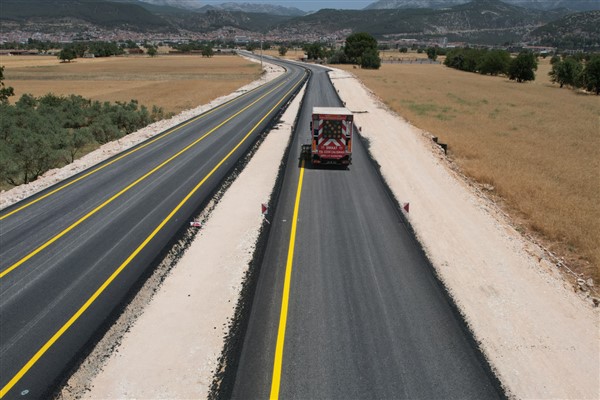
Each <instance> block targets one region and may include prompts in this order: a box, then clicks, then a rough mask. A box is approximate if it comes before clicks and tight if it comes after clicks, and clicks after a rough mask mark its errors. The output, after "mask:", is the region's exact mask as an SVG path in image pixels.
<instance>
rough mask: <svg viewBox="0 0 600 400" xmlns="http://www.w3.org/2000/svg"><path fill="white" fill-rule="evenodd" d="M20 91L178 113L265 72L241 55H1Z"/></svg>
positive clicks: (10, 80)
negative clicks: (63, 59) (72, 57)
mask: <svg viewBox="0 0 600 400" xmlns="http://www.w3.org/2000/svg"><path fill="white" fill-rule="evenodd" d="M0 65H4V66H5V71H4V75H5V78H6V81H5V83H6V85H7V86H12V87H13V88H14V90H15V96H14V97H12V98H11V100H12V101H16V100H18V98H19V97H20V96H21V95H22V94H24V93H30V94H33V95H35V96H40V95H44V94H46V93H50V92H52V93H54V94H57V95H69V94H79V95H81V96H83V97H86V98H91V99H93V100H100V101H129V100H131V99H137V100H138V102H139V103H140V104H144V105H146V106H148V107H151V106H153V105H156V106H159V107H162V108H163V110H164V111H165V112H168V113H169V112H171V113H177V112H179V111H182V110H184V109H188V108H193V107H196V106H198V105H200V104H204V103H207V102H209V101H210V100H212V99H215V98H217V97H219V96H222V95H225V94H229V93H231V92H233V91H234V90H236V89H238V88H239V87H241V86H243V85H245V84H247V83H250V82H252V81H253V80H255V79H257V78H258V77H259V76H260V73H261V71H260V66H259V65H258V64H256V63H253V62H249V61H247V60H245V59H243V58H240V57H236V56H215V57H211V58H204V57H200V56H197V55H193V56H182V55H169V56H166V55H165V56H158V57H153V58H151V57H148V56H128V57H108V58H95V59H76V60H74V61H73V62H70V63H61V62H59V60H58V59H57V58H56V57H49V56H48V57H46V56H0Z"/></svg>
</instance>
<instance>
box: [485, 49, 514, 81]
mask: <svg viewBox="0 0 600 400" xmlns="http://www.w3.org/2000/svg"><path fill="white" fill-rule="evenodd" d="M509 65H510V54H509V53H508V52H507V51H505V50H490V51H487V52H485V53H484V54H482V56H481V59H480V61H479V63H478V64H477V69H478V70H479V73H480V74H484V75H494V76H495V75H500V74H506V73H507V72H508V66H509Z"/></svg>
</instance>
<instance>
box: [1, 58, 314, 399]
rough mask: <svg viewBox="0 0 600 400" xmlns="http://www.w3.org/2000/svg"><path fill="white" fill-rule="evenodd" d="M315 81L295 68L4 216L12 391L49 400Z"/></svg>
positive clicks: (4, 374)
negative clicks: (276, 120)
mask: <svg viewBox="0 0 600 400" xmlns="http://www.w3.org/2000/svg"><path fill="white" fill-rule="evenodd" d="M304 75H305V73H304V70H303V69H301V68H298V67H289V70H288V73H286V74H285V76H283V77H282V78H280V79H278V80H277V81H275V82H273V83H270V84H268V85H265V86H264V87H261V88H259V89H257V90H255V91H253V92H252V93H249V94H247V95H246V96H244V97H242V98H240V99H238V100H235V101H232V102H229V103H228V104H226V105H224V106H222V107H220V108H219V109H218V110H216V111H214V112H211V113H207V114H205V115H204V116H202V117H201V118H197V119H194V120H193V121H190V122H188V123H186V124H184V125H182V126H181V127H180V128H179V129H175V130H171V131H168V132H166V133H165V134H163V135H161V136H160V137H159V138H158V139H156V140H150V141H148V142H145V143H144V144H142V145H139V146H137V147H136V149H137V150H136V151H134V152H128V155H126V156H125V157H119V156H117V157H114V158H113V159H111V160H108V161H106V162H104V163H102V164H100V165H99V167H98V168H100V169H98V170H97V172H94V173H92V174H89V175H88V176H86V172H84V173H82V174H79V175H78V176H76V177H74V178H71V179H70V180H69V181H67V182H65V183H63V184H62V185H64V184H68V183H70V182H74V183H73V184H72V185H69V186H66V187H65V188H64V189H62V190H60V191H58V192H56V193H54V194H51V195H50V196H48V197H46V198H42V199H41V200H40V201H38V202H35V203H32V201H35V200H37V199H39V198H41V197H43V196H45V195H46V194H48V193H51V192H53V191H54V190H55V189H56V188H57V187H54V188H50V189H48V190H46V191H45V192H43V193H41V194H39V195H38V196H36V197H34V198H31V199H27V200H25V201H23V202H21V203H19V204H17V205H15V206H13V207H11V208H9V209H7V210H4V211H3V212H2V213H1V214H0V218H1V220H0V243H1V246H0V271H1V272H0V274H1V277H0V290H1V292H0V293H1V296H0V359H1V363H0V388H1V391H0V395H1V396H6V397H8V398H15V397H20V395H21V393H23V394H26V397H23V398H45V397H47V395H48V393H49V391H52V390H53V389H54V388H55V385H56V383H57V379H61V377H62V376H63V374H64V372H65V371H66V370H68V368H69V367H70V366H71V365H72V364H73V363H74V362H75V361H76V360H77V359H78V357H79V354H80V353H81V351H82V349H85V348H86V345H87V344H88V343H90V341H92V342H93V341H94V340H95V339H96V337H97V335H98V334H99V332H102V330H103V329H104V328H106V326H105V324H106V323H107V322H110V321H111V320H112V319H111V318H112V317H111V316H112V313H113V311H114V310H115V309H118V308H119V307H120V304H121V303H122V301H123V299H125V298H126V296H127V295H128V293H129V291H130V290H131V289H132V287H135V284H136V282H138V280H139V278H140V277H141V276H143V275H144V274H146V273H148V271H149V268H151V267H152V266H153V265H154V264H153V263H154V262H155V260H156V259H157V257H158V256H159V255H160V254H161V252H162V251H163V249H165V248H166V246H168V244H169V242H170V241H172V238H173V237H174V235H176V233H177V232H178V231H179V230H180V229H181V228H182V227H185V226H186V225H188V222H189V219H190V217H191V215H193V214H194V213H195V212H196V211H197V210H198V208H199V207H200V206H201V205H202V204H203V203H204V202H206V201H207V200H208V199H209V198H210V197H211V195H212V193H213V192H214V190H215V189H216V188H217V187H218V185H219V184H220V182H222V181H223V179H224V178H225V177H226V176H227V175H228V173H229V171H230V170H231V168H232V167H233V166H234V165H235V164H236V162H237V160H238V159H239V158H240V156H241V155H243V154H244V153H245V152H246V151H247V150H248V149H249V148H250V146H251V145H252V144H253V142H254V141H255V140H256V139H257V137H258V135H259V134H260V133H261V132H262V131H263V130H264V129H265V128H266V127H267V125H268V124H269V122H270V120H271V119H272V118H273V116H274V115H276V113H277V112H278V110H279V108H280V107H281V106H282V105H284V104H285V103H286V102H287V101H288V100H289V98H290V96H291V95H292V93H293V92H294V91H295V90H296V89H297V88H299V87H300V86H301V81H302V80H303V78H304ZM96 169H97V168H96ZM96 169H94V168H92V169H91V170H90V171H93V170H96ZM90 171H88V172H90ZM84 176H85V177H84ZM80 177H84V178H83V179H81V180H78V179H79V178H80ZM59 187H62V186H60V185H59ZM27 204H31V205H29V206H27V207H25V208H22V207H23V206H24V205H27ZM20 208H22V209H20ZM19 209H20V210H19ZM15 210H19V211H17V212H14V211H15ZM99 328H101V329H100V330H99Z"/></svg>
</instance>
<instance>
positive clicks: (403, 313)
mask: <svg viewBox="0 0 600 400" xmlns="http://www.w3.org/2000/svg"><path fill="white" fill-rule="evenodd" d="M311 69H313V74H312V77H311V80H310V81H309V86H308V88H307V91H306V96H305V99H304V104H303V108H302V110H301V115H300V118H299V124H298V130H297V133H296V136H295V140H294V142H293V143H292V148H291V151H290V155H289V159H288V162H287V169H286V172H285V177H284V180H283V186H282V191H281V195H280V198H279V200H278V203H277V205H276V210H275V213H274V215H273V219H272V222H271V232H270V234H269V238H268V239H267V243H266V249H265V255H264V258H263V260H262V264H261V267H260V276H259V278H258V281H257V286H256V291H255V295H254V299H253V303H252V307H251V312H250V318H249V322H248V326H247V330H246V333H245V337H244V342H243V347H242V350H241V357H240V359H239V364H238V365H237V369H235V371H233V372H232V373H233V374H234V375H235V376H234V377H233V378H231V380H232V381H234V382H235V383H234V384H233V388H226V389H225V390H226V393H225V396H224V397H228V396H230V395H231V396H232V397H233V398H236V399H259V398H263V399H264V398H271V399H273V398H278V397H280V398H284V399H367V398H379V399H392V398H393V399H400V398H404V399H497V398H503V397H504V393H503V392H502V390H501V389H500V386H499V384H498V382H497V380H496V378H495V377H494V376H493V374H492V373H491V371H490V369H489V366H488V365H487V363H486V361H485V360H484V358H483V356H482V355H481V353H480V352H479V351H478V349H477V347H476V345H475V343H474V340H473V339H472V337H471V334H470V333H469V332H468V329H466V327H465V324H464V322H463V320H462V319H461V318H460V316H459V315H458V313H457V312H456V311H455V309H454V307H453V305H452V304H451V302H450V301H449V299H448V296H447V295H446V294H445V292H444V289H443V287H442V285H441V284H440V283H439V281H438V280H436V278H435V275H434V272H433V268H432V266H431V265H430V263H429V262H428V260H427V258H426V257H425V255H424V253H423V251H422V250H421V248H420V246H419V244H418V243H417V241H416V239H415V238H414V236H413V234H412V233H411V231H410V229H409V228H408V227H407V226H406V225H405V222H404V220H403V218H402V217H401V214H400V212H399V211H398V207H397V205H396V204H395V202H394V201H393V200H392V198H391V196H390V195H389V192H388V191H386V189H385V186H384V185H383V184H382V181H381V178H380V175H379V174H378V173H377V171H376V169H375V167H374V166H373V163H372V162H371V161H370V160H369V159H368V156H367V152H366V150H365V148H364V146H363V145H362V144H361V142H360V141H358V140H356V141H354V148H353V163H352V165H351V166H350V168H349V169H348V170H340V169H303V168H302V167H301V165H300V166H299V163H298V158H299V151H300V144H301V143H304V142H305V141H306V140H307V138H308V132H309V126H308V123H309V121H310V115H311V109H312V107H313V106H340V105H341V104H340V101H339V99H338V98H337V95H336V93H335V91H334V89H333V87H332V85H331V82H330V81H329V78H328V76H327V74H326V72H325V70H324V69H323V68H319V67H311ZM282 306H283V307H282Z"/></svg>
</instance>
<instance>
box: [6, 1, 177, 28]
mask: <svg viewBox="0 0 600 400" xmlns="http://www.w3.org/2000/svg"><path fill="white" fill-rule="evenodd" d="M0 19H1V20H3V21H11V22H15V23H17V24H21V25H23V24H27V23H33V24H37V25H39V28H40V30H42V31H43V30H44V24H56V23H57V22H63V23H65V24H67V25H68V23H69V22H72V21H73V20H75V21H79V22H85V23H89V24H92V25H97V26H100V27H104V28H113V29H114V28H120V29H127V30H135V31H140V32H146V31H169V30H173V28H172V27H171V26H170V25H169V24H168V23H167V21H165V20H164V19H163V18H161V17H160V16H158V15H156V14H154V13H152V12H150V11H149V10H147V9H145V8H143V7H141V6H139V5H137V4H133V3H118V2H110V1H104V0H2V13H1V14H0Z"/></svg>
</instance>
